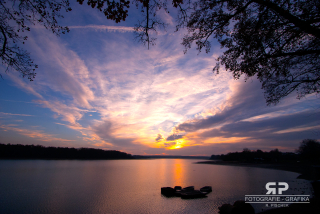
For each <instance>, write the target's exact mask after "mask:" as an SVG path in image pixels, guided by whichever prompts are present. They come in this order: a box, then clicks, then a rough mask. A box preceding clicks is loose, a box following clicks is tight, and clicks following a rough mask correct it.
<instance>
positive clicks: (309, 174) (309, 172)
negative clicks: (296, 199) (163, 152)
mask: <svg viewBox="0 0 320 214" xmlns="http://www.w3.org/2000/svg"><path fill="white" fill-rule="evenodd" d="M196 164H213V165H224V166H241V167H257V168H264V169H276V170H283V171H289V172H296V173H299V174H301V175H299V176H298V178H301V179H306V180H318V179H320V178H319V174H318V172H317V169H315V167H314V166H312V165H310V164H305V163H247V162H237V161H222V160H210V161H199V162H196Z"/></svg>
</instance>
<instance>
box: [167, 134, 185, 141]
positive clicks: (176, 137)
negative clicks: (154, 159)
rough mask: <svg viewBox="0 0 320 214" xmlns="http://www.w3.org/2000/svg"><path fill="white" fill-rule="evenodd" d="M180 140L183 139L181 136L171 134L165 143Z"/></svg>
mask: <svg viewBox="0 0 320 214" xmlns="http://www.w3.org/2000/svg"><path fill="white" fill-rule="evenodd" d="M180 138H183V135H177V134H172V135H169V136H168V137H167V139H166V141H173V140H177V139H180Z"/></svg>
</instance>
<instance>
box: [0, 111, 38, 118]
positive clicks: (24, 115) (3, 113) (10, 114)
mask: <svg viewBox="0 0 320 214" xmlns="http://www.w3.org/2000/svg"><path fill="white" fill-rule="evenodd" d="M1 115H6V116H22V117H32V116H34V115H29V114H12V113H6V112H0V116H1Z"/></svg>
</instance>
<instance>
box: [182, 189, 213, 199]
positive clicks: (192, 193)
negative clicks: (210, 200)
mask: <svg viewBox="0 0 320 214" xmlns="http://www.w3.org/2000/svg"><path fill="white" fill-rule="evenodd" d="M207 194H208V193H205V192H201V191H199V190H193V191H189V192H185V193H181V198H182V199H192V198H204V197H206V195H207Z"/></svg>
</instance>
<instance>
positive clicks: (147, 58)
mask: <svg viewBox="0 0 320 214" xmlns="http://www.w3.org/2000/svg"><path fill="white" fill-rule="evenodd" d="M71 7H72V8H73V10H72V11H71V12H68V13H66V14H65V18H64V19H61V20H59V21H60V22H59V23H60V24H61V25H64V26H68V27H69V28H70V30H71V31H70V33H68V34H66V35H61V36H60V37H57V36H55V35H53V34H52V33H51V32H50V31H49V30H46V29H44V28H43V27H41V26H37V25H36V26H33V27H32V28H31V32H30V33H29V34H28V37H29V39H28V40H27V42H26V44H25V45H24V46H23V47H24V48H25V49H26V50H28V51H29V52H30V53H31V57H32V58H33V59H34V60H35V63H36V64H38V65H39V68H38V69H37V71H36V72H37V75H36V78H35V81H33V82H30V81H28V80H27V79H26V78H24V79H23V78H22V77H21V76H20V75H19V74H18V73H16V72H14V71H10V72H8V73H7V74H5V73H4V70H5V67H4V66H2V67H0V69H1V70H0V73H1V74H2V76H3V79H1V80H0V89H1V94H0V143H11V144H16V143H20V144H34V145H43V146H62V147H75V148H80V147H91V148H101V149H111V150H121V151H123V152H127V153H131V154H135V155H143V154H169V155H212V154H221V153H228V152H234V151H242V150H243V148H249V149H253V150H256V149H262V150H264V151H270V150H271V149H275V148H278V149H279V150H280V151H294V150H295V149H296V148H297V147H298V146H299V143H300V142H301V141H302V140H303V139H306V138H311V139H320V120H319V119H320V111H319V106H320V99H319V98H318V97H316V96H315V95H311V96H308V97H306V98H302V99H301V100H297V99H296V93H293V94H291V95H290V96H288V97H286V98H285V99H283V100H281V102H280V103H279V104H277V105H276V106H267V105H266V102H265V99H264V95H263V90H262V89H261V83H260V82H259V81H257V80H256V79H255V78H251V79H249V80H248V81H246V82H245V81H244V79H243V78H241V79H240V80H234V79H233V78H232V75H231V73H230V72H227V71H224V72H220V73H219V74H215V73H213V72H212V68H213V67H214V65H215V62H216V61H215V59H216V58H217V57H218V56H219V55H220V54H221V53H222V51H223V50H221V49H220V46H219V44H218V43H217V42H216V41H214V40H212V48H211V52H210V53H209V54H206V53H205V52H201V53H198V51H197V50H195V47H194V46H193V48H191V50H189V51H188V52H187V53H186V54H184V53H183V50H184V47H183V46H182V45H181V44H180V43H181V41H182V40H181V39H182V37H183V35H184V34H185V33H186V31H178V32H174V31H175V25H176V23H175V16H174V14H175V13H174V10H172V11H173V12H172V13H169V14H167V13H165V12H163V11H162V12H161V13H160V17H161V18H162V19H163V20H165V21H166V23H167V24H168V27H167V29H166V31H165V30H162V31H159V32H158V35H155V36H156V37H157V41H156V45H155V46H151V47H150V49H149V50H148V48H147V47H146V46H144V45H142V44H141V43H138V42H137V41H135V40H134V38H135V35H134V32H133V27H134V25H135V24H137V21H138V20H139V19H141V17H140V15H139V11H138V10H136V9H135V7H134V6H133V5H132V6H131V8H130V12H131V13H130V14H129V17H128V19H127V21H125V22H120V23H118V24H116V23H115V22H113V21H110V20H107V19H106V18H105V17H104V16H103V14H102V13H100V12H98V11H97V9H92V8H90V7H89V6H87V5H82V6H81V5H78V4H77V3H73V4H72V5H71Z"/></svg>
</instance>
